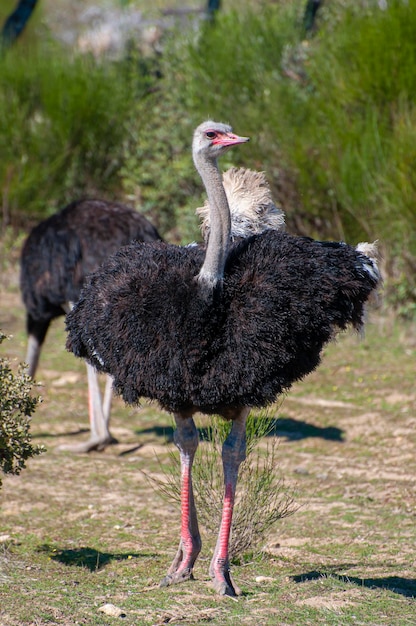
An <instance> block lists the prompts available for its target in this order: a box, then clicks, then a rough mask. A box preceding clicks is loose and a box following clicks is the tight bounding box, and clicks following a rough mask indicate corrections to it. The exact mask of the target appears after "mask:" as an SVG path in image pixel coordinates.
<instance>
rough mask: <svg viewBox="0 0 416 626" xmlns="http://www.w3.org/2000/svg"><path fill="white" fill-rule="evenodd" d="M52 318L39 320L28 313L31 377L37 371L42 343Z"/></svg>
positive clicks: (28, 360)
mask: <svg viewBox="0 0 416 626" xmlns="http://www.w3.org/2000/svg"><path fill="white" fill-rule="evenodd" d="M49 324H50V320H46V321H43V320H41V321H38V320H34V319H33V317H32V316H31V315H30V314H28V316H27V320H26V327H27V335H28V337H27V349H26V359H25V362H26V363H27V366H28V367H27V374H28V376H30V377H31V378H34V377H35V373H36V370H37V367H38V363H39V357H40V351H41V349H42V344H43V342H44V341H45V337H46V333H47V332H48V328H49Z"/></svg>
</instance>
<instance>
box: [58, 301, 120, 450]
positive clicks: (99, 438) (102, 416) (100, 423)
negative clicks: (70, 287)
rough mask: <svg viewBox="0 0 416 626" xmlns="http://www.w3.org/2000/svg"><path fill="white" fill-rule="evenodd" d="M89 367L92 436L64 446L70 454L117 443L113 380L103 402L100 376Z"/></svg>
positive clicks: (68, 308)
mask: <svg viewBox="0 0 416 626" xmlns="http://www.w3.org/2000/svg"><path fill="white" fill-rule="evenodd" d="M64 308H65V310H66V311H67V312H68V311H71V310H72V309H73V308H74V304H73V303H72V302H70V303H68V304H66V305H65V307H64ZM85 364H86V366H87V377H88V412H89V418H90V436H89V439H88V440H87V441H84V442H82V443H79V444H63V445H62V446H59V448H60V450H69V451H70V452H90V451H91V450H103V449H104V448H105V447H106V446H108V445H109V444H111V443H117V439H115V438H114V437H113V436H112V434H111V433H110V428H109V422H110V410H111V400H112V397H113V379H112V377H111V376H106V383H105V391H104V401H102V400H101V391H100V387H99V384H98V374H97V371H96V370H95V368H94V367H93V366H92V365H90V364H89V363H85Z"/></svg>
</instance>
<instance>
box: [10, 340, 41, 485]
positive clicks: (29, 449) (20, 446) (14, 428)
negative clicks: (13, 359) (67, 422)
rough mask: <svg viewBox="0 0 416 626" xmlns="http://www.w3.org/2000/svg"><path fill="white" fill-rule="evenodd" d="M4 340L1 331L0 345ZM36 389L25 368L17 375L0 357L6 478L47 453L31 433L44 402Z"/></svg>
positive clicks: (18, 472)
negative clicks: (32, 419)
mask: <svg viewBox="0 0 416 626" xmlns="http://www.w3.org/2000/svg"><path fill="white" fill-rule="evenodd" d="M4 339H6V335H4V334H3V333H2V332H1V331H0V343H2V342H3V340H4ZM32 386H33V382H32V379H31V378H30V377H29V376H27V375H26V374H25V371H24V367H23V365H21V366H19V370H18V372H17V374H14V373H13V371H12V370H11V368H10V364H9V361H8V360H7V359H6V358H3V357H0V470H2V472H3V473H5V474H20V472H21V471H22V469H23V468H24V467H25V466H26V461H27V459H29V458H30V457H33V456H35V455H37V454H40V453H41V452H43V448H42V447H40V446H33V445H32V443H31V436H30V432H29V427H30V416H31V415H32V413H33V412H34V410H35V408H36V406H37V405H38V403H39V401H40V399H39V397H33V396H31V395H30V393H31V390H32ZM1 484H2V480H1V474H0V487H1Z"/></svg>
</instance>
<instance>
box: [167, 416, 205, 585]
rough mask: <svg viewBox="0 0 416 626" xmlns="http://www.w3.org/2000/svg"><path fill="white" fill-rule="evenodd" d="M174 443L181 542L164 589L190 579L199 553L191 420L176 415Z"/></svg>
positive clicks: (194, 433)
mask: <svg viewBox="0 0 416 626" xmlns="http://www.w3.org/2000/svg"><path fill="white" fill-rule="evenodd" d="M175 421H176V427H177V428H176V431H175V435H174V437H175V444H176V445H177V447H178V448H179V452H180V459H181V517H182V521H181V539H180V542H179V548H178V551H177V553H176V556H175V558H174V559H173V562H172V565H171V566H170V568H169V570H168V573H167V575H166V576H165V578H163V580H162V581H161V583H160V586H161V587H167V586H168V585H173V584H175V583H180V582H182V581H184V580H188V579H192V577H193V576H192V570H193V567H194V563H195V561H196V559H197V556H198V554H199V553H200V551H201V536H200V534H199V528H198V520H197V515H196V508H195V501H194V493H193V489H192V463H193V460H194V456H195V452H196V450H197V447H198V431H197V429H196V426H195V422H194V420H193V418H192V417H189V416H188V415H186V416H185V415H184V416H182V415H181V414H179V413H177V414H175Z"/></svg>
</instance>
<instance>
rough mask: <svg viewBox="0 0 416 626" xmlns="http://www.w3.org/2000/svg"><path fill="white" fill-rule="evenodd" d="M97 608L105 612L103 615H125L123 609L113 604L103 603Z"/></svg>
mask: <svg viewBox="0 0 416 626" xmlns="http://www.w3.org/2000/svg"><path fill="white" fill-rule="evenodd" d="M98 610H99V611H100V612H101V613H105V615H109V616H110V617H126V614H125V613H124V611H122V609H120V607H118V606H115V605H114V604H110V603H108V604H103V606H100V608H99V609H98Z"/></svg>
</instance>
